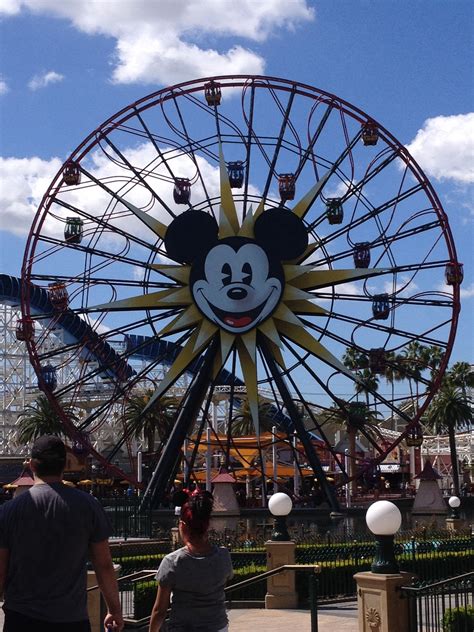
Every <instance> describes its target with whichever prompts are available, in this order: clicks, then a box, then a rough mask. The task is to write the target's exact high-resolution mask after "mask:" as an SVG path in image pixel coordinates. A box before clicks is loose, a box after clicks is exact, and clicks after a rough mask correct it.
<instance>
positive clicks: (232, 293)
mask: <svg viewBox="0 0 474 632" xmlns="http://www.w3.org/2000/svg"><path fill="white" fill-rule="evenodd" d="M247 294H248V292H247V290H246V289H244V288H243V287H232V288H230V290H228V291H227V296H228V297H229V298H231V299H232V300H233V301H241V300H242V299H244V298H247Z"/></svg>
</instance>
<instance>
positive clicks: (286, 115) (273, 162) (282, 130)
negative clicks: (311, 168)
mask: <svg viewBox="0 0 474 632" xmlns="http://www.w3.org/2000/svg"><path fill="white" fill-rule="evenodd" d="M294 98H295V91H294V90H292V91H291V92H290V96H289V98H288V102H287V104H286V110H285V113H284V116H283V120H282V122H281V126H280V132H279V135H278V137H277V139H276V144H275V148H274V150H273V156H272V159H271V162H270V166H269V169H268V176H267V181H266V182H265V186H264V187H263V191H262V198H263V199H264V200H266V198H267V196H268V191H269V190H270V185H271V183H272V180H273V178H274V176H275V166H276V164H277V160H278V155H279V153H280V148H281V144H282V141H283V137H284V135H285V130H286V127H287V125H288V121H289V116H290V112H291V107H292V105H293V100H294Z"/></svg>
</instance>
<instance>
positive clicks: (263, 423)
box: [232, 397, 276, 437]
mask: <svg viewBox="0 0 474 632" xmlns="http://www.w3.org/2000/svg"><path fill="white" fill-rule="evenodd" d="M275 412H276V411H275V407H274V406H273V405H272V404H271V403H270V402H268V401H265V400H263V399H261V398H260V397H259V398H258V421H259V425H260V432H270V431H271V429H272V427H273V426H274V425H275ZM232 434H233V435H234V437H247V436H250V435H254V434H255V427H254V424H253V419H252V413H251V410H250V405H249V401H248V399H244V400H243V401H242V405H241V406H240V408H238V409H237V411H236V413H235V414H234V416H233V417H232Z"/></svg>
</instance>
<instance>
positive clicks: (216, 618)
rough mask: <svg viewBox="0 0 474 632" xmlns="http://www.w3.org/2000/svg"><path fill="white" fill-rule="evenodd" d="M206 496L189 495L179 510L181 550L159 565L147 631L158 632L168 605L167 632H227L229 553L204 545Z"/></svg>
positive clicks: (209, 501)
mask: <svg viewBox="0 0 474 632" xmlns="http://www.w3.org/2000/svg"><path fill="white" fill-rule="evenodd" d="M212 502H213V501H212V496H211V494H210V493H209V492H200V491H198V492H194V493H193V494H191V495H190V496H189V498H188V499H187V500H186V502H185V503H184V504H183V506H182V507H181V513H180V520H179V533H180V536H181V539H182V541H183V542H184V546H183V547H182V548H180V549H178V550H177V551H173V553H169V554H168V555H167V556H166V557H165V558H164V559H163V561H162V562H161V564H160V567H159V569H158V572H157V574H156V579H157V581H158V582H159V586H158V592H157V595H156V601H155V605H154V606H153V610H152V613H151V620H150V628H149V632H159V630H160V629H161V627H162V625H163V622H164V620H165V618H166V613H167V610H168V608H169V606H170V603H171V613H170V618H169V627H168V628H167V629H168V630H169V631H170V632H228V620H227V613H226V608H225V595H224V587H225V585H226V582H227V581H228V580H229V579H231V577H232V575H233V572H232V562H231V559H230V553H229V551H228V550H227V549H226V548H224V547H217V546H214V545H212V544H210V542H209V538H208V529H209V521H210V518H211V512H212Z"/></svg>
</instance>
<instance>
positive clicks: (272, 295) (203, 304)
mask: <svg viewBox="0 0 474 632" xmlns="http://www.w3.org/2000/svg"><path fill="white" fill-rule="evenodd" d="M283 287H284V277H283V270H282V267H281V264H280V263H279V262H270V260H269V257H268V255H267V253H266V252H265V250H264V249H263V248H262V247H261V246H260V245H259V244H257V243H256V242H255V241H253V240H250V239H244V238H242V237H229V238H227V239H222V240H221V241H219V242H218V243H217V244H216V245H215V246H214V247H213V248H211V250H210V251H209V252H208V253H207V255H206V256H205V257H204V259H203V260H202V261H201V262H199V263H198V264H197V265H195V266H193V270H192V272H191V292H192V295H193V298H194V301H195V303H196V305H197V307H198V308H199V309H200V310H201V312H202V313H203V314H204V315H205V316H206V317H207V318H208V319H209V320H211V321H212V322H214V323H215V324H216V325H219V327H222V328H223V329H225V330H227V331H229V332H231V333H244V332H246V331H249V330H250V329H252V328H253V327H255V326H256V325H258V323H260V322H262V321H263V320H265V319H266V318H267V317H268V316H269V315H270V314H271V313H272V312H273V310H274V309H275V308H276V306H277V305H278V303H279V302H280V299H281V295H282V293H283Z"/></svg>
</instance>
